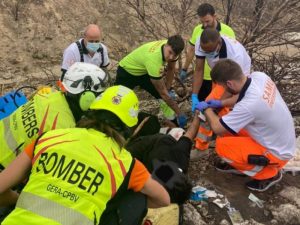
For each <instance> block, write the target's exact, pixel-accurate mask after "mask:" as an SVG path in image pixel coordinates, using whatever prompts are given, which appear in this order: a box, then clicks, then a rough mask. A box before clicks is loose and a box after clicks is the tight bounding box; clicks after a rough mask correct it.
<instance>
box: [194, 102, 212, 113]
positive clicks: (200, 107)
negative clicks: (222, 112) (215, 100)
mask: <svg viewBox="0 0 300 225" xmlns="http://www.w3.org/2000/svg"><path fill="white" fill-rule="evenodd" d="M208 107H209V106H208V104H207V103H206V102H205V101H202V102H199V103H198V104H197V106H196V109H197V110H199V111H201V112H203V111H204V110H205V109H207V108H208Z"/></svg>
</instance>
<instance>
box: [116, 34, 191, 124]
mask: <svg viewBox="0 0 300 225" xmlns="http://www.w3.org/2000/svg"><path fill="white" fill-rule="evenodd" d="M183 49H184V41H183V39H182V37H181V36H180V35H174V36H171V37H169V38H168V40H159V41H152V42H149V43H146V44H143V45H142V46H140V47H138V48H137V49H135V50H134V51H132V52H131V53H129V54H128V55H127V56H125V57H124V58H123V59H122V60H121V61H120V63H119V67H118V70H117V76H116V82H115V84H118V85H119V84H120V85H124V86H126V87H128V88H131V89H133V88H135V87H136V86H140V87H141V88H142V89H144V90H145V91H147V92H148V93H149V94H151V95H152V96H153V97H154V98H156V99H158V100H159V102H160V108H161V110H162V112H163V114H164V117H165V118H166V119H168V120H171V121H172V120H173V122H175V123H176V122H178V124H179V126H180V127H184V126H185V125H186V122H187V118H186V116H185V115H184V113H183V112H182V111H181V110H180V109H179V107H178V105H177V103H176V102H175V101H174V100H173V99H172V97H171V93H172V92H170V94H169V92H168V91H170V90H171V87H172V81H173V78H174V72H175V65H176V61H177V60H178V56H179V55H180V54H181V52H182V50H183ZM164 66H166V82H164V81H163V79H162V78H163V77H162V74H163V72H164V69H165V67H164ZM176 119H177V120H176Z"/></svg>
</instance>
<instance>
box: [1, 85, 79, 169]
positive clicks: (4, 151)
mask: <svg viewBox="0 0 300 225" xmlns="http://www.w3.org/2000/svg"><path fill="white" fill-rule="evenodd" d="M1 122H2V124H0V125H1V130H2V132H3V133H1V135H2V139H3V140H2V141H3V144H1V150H0V164H3V166H4V167H6V166H7V165H9V163H10V162H11V161H12V160H13V159H14V158H15V157H16V155H18V154H19V153H20V152H22V151H23V150H24V147H25V146H27V145H28V144H30V143H31V142H32V141H33V140H35V139H36V138H37V137H38V135H40V134H41V133H43V132H46V131H49V130H51V129H57V128H70V127H75V120H74V116H73V114H72V112H71V110H70V108H69V105H68V102H67V101H66V98H65V97H64V94H63V93H61V92H58V91H56V92H51V93H48V94H36V95H34V97H33V98H32V99H31V100H30V101H28V102H27V103H26V104H24V105H22V106H21V107H19V108H18V109H17V110H16V111H15V112H14V113H13V114H11V115H10V116H9V117H6V118H5V119H3V120H2V121H1ZM22 145H23V146H22Z"/></svg>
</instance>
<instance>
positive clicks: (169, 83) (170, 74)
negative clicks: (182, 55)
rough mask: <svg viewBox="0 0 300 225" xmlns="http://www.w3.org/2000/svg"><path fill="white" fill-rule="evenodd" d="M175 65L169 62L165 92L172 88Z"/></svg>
mask: <svg viewBox="0 0 300 225" xmlns="http://www.w3.org/2000/svg"><path fill="white" fill-rule="evenodd" d="M175 65H176V62H169V63H168V66H167V74H166V86H167V90H170V88H171V87H172V83H173V79H174V74H175Z"/></svg>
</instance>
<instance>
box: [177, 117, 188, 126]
mask: <svg viewBox="0 0 300 225" xmlns="http://www.w3.org/2000/svg"><path fill="white" fill-rule="evenodd" d="M177 122H178V125H179V126H180V127H181V128H184V127H185V125H186V123H187V118H186V115H185V114H183V113H182V114H179V115H178V117H177Z"/></svg>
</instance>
